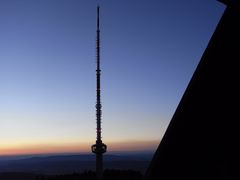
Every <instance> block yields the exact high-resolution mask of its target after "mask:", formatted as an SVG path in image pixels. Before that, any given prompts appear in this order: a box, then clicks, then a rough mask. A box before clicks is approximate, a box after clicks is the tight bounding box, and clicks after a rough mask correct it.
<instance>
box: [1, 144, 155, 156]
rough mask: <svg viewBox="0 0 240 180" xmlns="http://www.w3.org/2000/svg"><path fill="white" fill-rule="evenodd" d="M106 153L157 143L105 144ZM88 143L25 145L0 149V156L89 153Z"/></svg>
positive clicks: (146, 147) (135, 148)
mask: <svg viewBox="0 0 240 180" xmlns="http://www.w3.org/2000/svg"><path fill="white" fill-rule="evenodd" d="M106 144H107V145H108V152H114V151H143V150H155V149H156V148H157V145H158V144H159V142H158V141H122V142H106ZM91 145H92V144H90V143H64V144H50V143H49V144H25V145H21V146H20V145H16V146H14V145H12V146H11V147H0V155H1V156H7V155H26V154H57V153H91V149H90V147H91Z"/></svg>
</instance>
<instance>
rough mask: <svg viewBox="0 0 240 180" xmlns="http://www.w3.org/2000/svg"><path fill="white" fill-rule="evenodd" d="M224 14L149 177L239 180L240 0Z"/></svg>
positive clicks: (232, 1)
mask: <svg viewBox="0 0 240 180" xmlns="http://www.w3.org/2000/svg"><path fill="white" fill-rule="evenodd" d="M220 2H222V3H224V4H225V5H226V9H225V12H224V14H223V16H222V18H221V20H220V21H219V24H218V26H217V28H216V30H215V32H214V34H213V36H212V37H211V39H210V42H209V44H208V46H207V48H206V50H205V52H204V54H203V56H202V58H201V60H200V62H199V64H198V66H197V68H196V70H195V72H194V74H193V76H192V79H191V81H190V83H189V85H188V87H187V89H186V91H185V93H184V95H183V97H182V99H181V101H180V103H179V105H178V107H177V109H176V111H175V113H174V115H173V117H172V120H171V122H170V124H169V126H168V128H167V131H166V133H165V135H164V137H163V139H162V141H161V143H160V145H159V147H158V149H157V151H156V153H155V155H154V157H153V159H152V162H151V163H150V166H149V168H148V170H147V172H146V175H145V178H146V179H148V180H155V179H159V180H176V179H183V180H206V179H212V180H213V179H214V180H219V179H224V180H231V179H236V180H237V179H240V165H239V154H240V151H239V148H238V147H239V146H240V133H239V132H240V126H239V125H238V124H239V123H238V122H237V121H239V112H238V111H239V110H238V109H239V108H237V107H239V105H238V102H239V93H240V91H239V88H238V86H239V83H240V66H239V62H238V61H239V60H240V44H239V43H240V1H239V0H221V1H220Z"/></svg>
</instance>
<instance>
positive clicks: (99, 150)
mask: <svg viewBox="0 0 240 180" xmlns="http://www.w3.org/2000/svg"><path fill="white" fill-rule="evenodd" d="M99 9H100V7H99V6H98V7H97V40H96V50H97V70H96V76H97V102H96V118H97V119H96V120H97V140H96V144H94V145H92V147H91V148H92V152H93V153H95V154H96V176H97V179H101V178H102V175H103V153H105V152H106V151H107V146H106V145H105V144H104V143H103V142H102V137H101V115H102V110H101V108H102V105H101V88H100V76H101V70H100V29H99Z"/></svg>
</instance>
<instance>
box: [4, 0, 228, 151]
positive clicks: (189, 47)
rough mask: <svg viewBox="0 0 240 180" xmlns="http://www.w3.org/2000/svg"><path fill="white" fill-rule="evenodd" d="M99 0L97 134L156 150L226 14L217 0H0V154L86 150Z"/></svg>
mask: <svg viewBox="0 0 240 180" xmlns="http://www.w3.org/2000/svg"><path fill="white" fill-rule="evenodd" d="M98 3H99V4H100V6H101V9H100V16H101V20H100V21H101V47H102V49H101V68H102V105H103V118H102V119H103V124H102V126H103V141H104V143H106V144H107V145H108V148H109V151H130V150H155V148H156V147H157V145H158V143H159V142H160V140H161V137H162V136H163V134H164V132H165V130H166V128H167V125H168V123H169V122H170V120H171V117H172V115H173V113H174V111H175V109H176V107H177V105H178V103H179V101H180V99H181V97H182V95H183V92H184V90H185V89H186V86H187V84H188V82H189V80H190V78H191V76H192V74H193V72H194V70H195V68H196V66H197V64H198V62H199V60H200V58H201V55H202V53H203V52H204V49H205V48H206V46H207V44H208V41H209V39H210V37H211V35H212V33H213V31H214V29H215V28H216V25H217V23H218V21H219V19H220V17H221V15H222V13H223V11H224V8H225V7H224V5H223V4H221V3H219V2H217V1H216V0H208V1H207V0H204V1H199V0H181V1H179V0H148V1H146V0H119V1H117V0H101V1H100V0H99V1H95V0H0V155H3V154H27V153H55V152H88V151H90V145H91V144H94V142H95V137H96V135H95V127H96V124H95V123H96V122H95V119H96V118H95V102H96V95H95V94H96V91H95V89H96V87H95V85H96V83H95V68H96V67H95V66H96V64H95V62H96V59H95V55H96V52H95V39H96V6H97V4H98Z"/></svg>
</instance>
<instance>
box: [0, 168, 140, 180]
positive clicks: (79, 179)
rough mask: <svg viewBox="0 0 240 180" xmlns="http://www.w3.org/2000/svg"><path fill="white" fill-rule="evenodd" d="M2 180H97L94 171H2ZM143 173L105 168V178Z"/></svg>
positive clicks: (127, 179)
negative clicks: (64, 172)
mask: <svg viewBox="0 0 240 180" xmlns="http://www.w3.org/2000/svg"><path fill="white" fill-rule="evenodd" d="M0 179H1V180H95V179H96V174H95V172H93V171H85V172H83V173H73V174H64V175H39V174H31V173H14V172H7V173H0ZM142 179H143V175H142V174H141V173H140V172H139V171H134V170H116V169H115V170H110V169H109V170H105V171H104V174H103V180H142Z"/></svg>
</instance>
